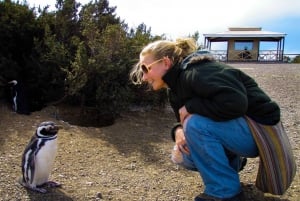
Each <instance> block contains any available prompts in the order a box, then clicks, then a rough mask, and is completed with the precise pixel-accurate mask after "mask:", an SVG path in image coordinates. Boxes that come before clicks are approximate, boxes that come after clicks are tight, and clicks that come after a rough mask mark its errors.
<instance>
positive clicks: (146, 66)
mask: <svg viewBox="0 0 300 201" xmlns="http://www.w3.org/2000/svg"><path fill="white" fill-rule="evenodd" d="M167 60H168V58H166V57H164V58H161V59H157V60H155V59H153V57H152V56H151V55H144V56H141V57H140V67H141V68H142V70H143V81H144V82H148V84H149V85H151V86H152V89H153V90H159V89H162V88H166V87H167V85H166V83H165V82H164V81H163V80H162V77H163V76H164V74H165V73H166V72H167V71H168V69H169V65H168V61H167Z"/></svg>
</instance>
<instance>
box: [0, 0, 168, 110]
mask: <svg viewBox="0 0 300 201" xmlns="http://www.w3.org/2000/svg"><path fill="white" fill-rule="evenodd" d="M24 2H25V3H23V4H21V3H19V2H12V1H11V0H4V1H1V2H0V44H1V45H0V72H1V74H0V98H4V97H7V95H8V93H7V92H8V91H7V86H6V83H7V82H8V81H10V80H13V79H16V80H18V81H20V82H22V83H23V85H24V86H25V87H26V89H27V92H28V97H29V100H30V101H29V102H30V107H31V110H32V111H35V110H40V109H41V108H43V107H44V106H46V105H48V104H53V103H55V102H57V101H58V102H59V101H64V103H67V104H73V105H78V106H81V107H82V108H83V109H84V108H85V107H88V108H95V109H96V110H97V111H98V112H99V113H101V114H110V115H112V116H117V115H118V114H119V113H120V112H121V111H123V110H126V109H127V108H128V106H129V105H132V104H133V105H149V104H150V105H160V104H161V103H163V102H164V101H165V99H166V96H165V93H164V92H162V93H153V94H151V95H149V93H152V92H147V91H146V90H145V89H146V86H144V87H139V88H137V87H136V86H133V85H132V84H131V83H130V82H129V79H128V74H129V70H130V69H131V67H132V66H133V65H134V64H135V63H136V62H137V61H138V54H139V52H140V50H141V49H142V47H143V46H144V45H146V44H147V43H149V42H150V41H153V40H156V39H162V38H164V35H161V36H153V35H152V34H151V29H150V28H148V27H147V26H146V25H145V24H143V23H142V24H140V25H139V26H138V27H137V28H129V27H128V25H127V24H126V23H125V22H124V21H122V20H121V19H120V18H119V17H117V16H116V13H115V11H116V7H111V6H110V5H109V1H108V0H98V1H94V2H92V1H91V2H90V3H88V4H86V5H80V3H78V2H76V1H75V0H57V2H56V10H55V11H49V10H48V8H47V7H45V8H30V7H29V6H28V5H27V4H26V1H24Z"/></svg>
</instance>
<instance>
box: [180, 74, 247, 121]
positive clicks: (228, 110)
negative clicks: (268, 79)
mask: <svg viewBox="0 0 300 201" xmlns="http://www.w3.org/2000/svg"><path fill="white" fill-rule="evenodd" d="M186 76H187V79H185V80H186V82H185V85H187V86H184V87H185V88H187V89H188V88H190V89H191V90H192V94H194V96H193V97H191V98H189V99H188V100H187V101H186V102H185V107H186V109H187V111H188V112H189V113H191V114H193V113H196V114H200V115H203V116H206V117H209V118H211V119H213V120H215V121H226V120H230V119H234V118H238V117H241V116H244V115H245V114H246V112H247V108H248V99H247V92H246V89H245V87H244V85H243V83H242V82H241V81H240V80H239V77H238V71H237V72H235V73H232V72H229V73H224V72H215V73H210V74H208V75H207V76H203V75H201V76H200V75H199V73H198V72H190V73H187V74H186Z"/></svg>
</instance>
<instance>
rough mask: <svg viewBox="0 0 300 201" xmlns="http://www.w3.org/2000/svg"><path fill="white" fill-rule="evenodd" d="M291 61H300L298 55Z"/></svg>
mask: <svg viewBox="0 0 300 201" xmlns="http://www.w3.org/2000/svg"><path fill="white" fill-rule="evenodd" d="M292 63H300V55H298V56H296V57H295V58H294V59H293V60H292Z"/></svg>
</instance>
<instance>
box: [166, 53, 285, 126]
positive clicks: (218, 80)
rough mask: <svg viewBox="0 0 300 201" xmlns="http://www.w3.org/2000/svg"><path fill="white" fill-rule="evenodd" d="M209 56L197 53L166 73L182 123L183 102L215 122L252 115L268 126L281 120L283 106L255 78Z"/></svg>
mask: <svg viewBox="0 0 300 201" xmlns="http://www.w3.org/2000/svg"><path fill="white" fill-rule="evenodd" d="M205 58H206V57H205V56H203V55H199V54H197V53H194V54H193V55H190V56H189V57H187V58H186V59H184V60H183V61H182V62H181V63H180V64H176V65H174V66H173V67H172V68H171V69H170V70H169V71H168V72H167V73H166V74H165V75H164V76H163V80H164V81H165V83H166V84H167V85H168V87H169V90H168V95H169V101H170V104H171V106H172V108H173V110H174V112H175V115H176V118H177V121H178V122H179V120H180V119H179V113H178V110H179V109H180V108H181V107H182V106H183V105H185V107H186V109H187V111H188V112H189V113H191V114H199V115H202V116H205V117H208V118H211V119H213V120H215V121H226V120H231V119H234V118H238V117H242V116H248V117H250V118H251V119H253V120H255V121H256V122H258V123H261V124H266V125H275V124H276V123H278V122H279V120H280V108H279V107H278V105H277V104H276V103H275V102H274V101H272V100H271V99H270V98H269V96H268V95H267V94H266V93H265V92H264V91H263V90H262V89H261V88H259V86H258V85H257V83H256V82H255V80H254V79H252V78H251V77H249V76H248V75H247V74H245V73H244V72H242V71H241V70H239V69H236V68H232V67H230V66H228V65H226V64H224V63H220V62H216V61H211V60H209V59H205Z"/></svg>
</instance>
